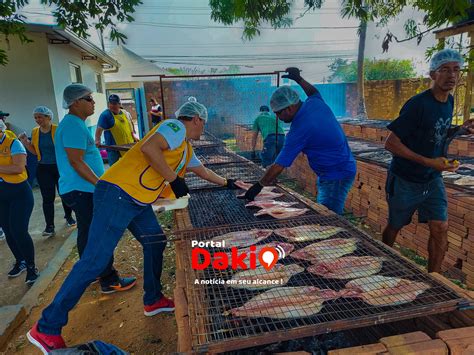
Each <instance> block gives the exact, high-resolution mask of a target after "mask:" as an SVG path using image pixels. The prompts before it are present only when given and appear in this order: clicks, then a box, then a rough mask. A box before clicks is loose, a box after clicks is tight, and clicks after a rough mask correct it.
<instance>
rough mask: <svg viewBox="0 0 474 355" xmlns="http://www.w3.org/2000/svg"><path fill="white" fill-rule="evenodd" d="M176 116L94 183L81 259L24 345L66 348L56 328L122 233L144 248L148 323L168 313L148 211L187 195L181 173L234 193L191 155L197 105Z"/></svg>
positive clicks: (202, 118) (201, 109) (201, 120)
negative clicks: (162, 201) (150, 318)
mask: <svg viewBox="0 0 474 355" xmlns="http://www.w3.org/2000/svg"><path fill="white" fill-rule="evenodd" d="M176 116H177V117H178V119H169V120H165V121H162V122H160V124H159V125H157V126H155V127H153V128H152V130H151V131H150V132H149V133H148V134H147V135H146V136H145V137H144V138H143V139H142V140H141V141H140V142H138V143H137V144H136V145H135V146H133V148H132V149H130V150H129V151H128V153H127V154H126V155H125V156H124V157H122V158H121V159H120V160H119V161H118V162H117V163H116V164H115V165H114V166H112V167H111V168H110V169H109V170H107V171H106V172H105V174H104V175H102V177H101V178H100V179H99V181H98V182H97V185H96V188H95V191H94V217H93V219H92V223H91V226H90V229H89V240H88V242H87V246H86V249H85V250H84V253H83V255H82V257H81V259H80V260H79V261H78V262H77V263H76V264H75V265H74V267H73V268H72V270H71V273H70V274H69V275H68V277H67V278H66V280H65V281H64V283H63V285H62V286H61V289H60V290H59V291H58V293H57V295H56V297H55V298H54V301H53V302H52V303H51V304H50V305H49V306H48V307H47V308H45V309H44V311H43V314H42V317H41V319H40V320H39V321H38V323H36V324H35V325H34V327H33V328H32V329H31V330H30V331H29V332H28V335H27V336H28V339H29V340H30V342H32V343H33V344H34V345H36V346H37V347H39V348H40V349H41V350H42V351H43V353H49V352H51V351H52V350H54V349H59V348H63V347H65V343H64V340H63V338H62V337H61V329H62V327H64V326H65V325H66V324H67V320H68V313H69V311H70V310H71V309H72V308H73V307H74V306H75V305H76V303H77V302H78V301H79V299H80V298H81V296H82V294H83V293H84V291H85V289H86V288H87V286H88V285H89V284H90V283H91V282H92V281H94V280H95V278H96V277H97V275H99V273H100V272H101V271H102V270H103V269H104V267H105V266H106V265H107V262H108V261H109V260H110V258H111V257H112V255H113V252H114V249H115V247H116V245H117V243H118V242H119V240H120V238H121V237H122V235H123V233H124V231H125V229H127V228H128V229H129V230H130V231H131V232H132V234H133V235H134V236H135V238H136V239H137V240H138V241H139V242H140V243H141V244H142V247H143V267H144V271H143V288H144V291H145V292H144V296H143V303H144V305H145V306H144V313H145V315H146V316H154V315H156V314H158V313H161V312H172V311H174V303H173V301H172V300H170V299H168V298H167V297H165V296H164V295H163V294H162V292H161V281H160V278H161V270H162V265H163V251H164V249H165V246H166V236H165V235H164V233H163V230H162V229H161V227H160V225H159V223H158V221H157V220H156V217H155V214H154V212H153V209H152V206H151V204H152V203H153V202H155V201H156V200H158V199H160V198H167V199H175V198H180V197H183V196H185V195H187V194H188V192H189V190H188V187H187V185H186V183H185V181H184V175H185V173H186V171H187V170H188V171H192V172H194V173H195V174H197V175H198V176H200V177H201V178H203V179H206V180H208V181H210V182H213V183H215V184H218V185H221V186H226V187H227V188H230V189H234V188H236V187H235V184H234V181H233V180H230V179H229V180H227V179H225V178H223V177H221V176H219V175H217V174H215V173H214V172H212V171H210V170H209V169H207V168H205V167H204V166H203V165H202V164H201V162H200V161H199V159H197V157H196V156H195V155H194V152H193V148H192V146H191V144H190V143H189V139H199V138H200V136H201V134H202V132H203V129H204V124H205V123H206V121H207V109H206V107H205V106H203V105H202V104H200V103H198V102H186V103H185V104H184V105H182V106H181V107H180V108H179V109H178V111H177V114H176Z"/></svg>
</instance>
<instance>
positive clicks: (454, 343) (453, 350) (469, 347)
mask: <svg viewBox="0 0 474 355" xmlns="http://www.w3.org/2000/svg"><path fill="white" fill-rule="evenodd" d="M446 345H447V346H448V348H449V354H450V355H472V354H474V336H472V337H470V338H462V339H451V340H447V341H446Z"/></svg>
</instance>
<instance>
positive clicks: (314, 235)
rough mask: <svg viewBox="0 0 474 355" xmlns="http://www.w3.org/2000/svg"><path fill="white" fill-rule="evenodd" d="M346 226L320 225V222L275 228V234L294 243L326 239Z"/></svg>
mask: <svg viewBox="0 0 474 355" xmlns="http://www.w3.org/2000/svg"><path fill="white" fill-rule="evenodd" d="M344 230H345V229H344V228H340V227H333V226H320V225H319V224H309V225H306V226H299V227H293V228H280V229H277V230H275V231H274V232H275V234H276V235H278V236H280V237H283V238H285V239H287V240H288V241H290V242H292V243H298V242H309V241H313V240H317V239H326V238H329V237H332V236H333V235H335V234H337V233H339V232H342V231H344Z"/></svg>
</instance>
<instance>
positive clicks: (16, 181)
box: [0, 120, 39, 284]
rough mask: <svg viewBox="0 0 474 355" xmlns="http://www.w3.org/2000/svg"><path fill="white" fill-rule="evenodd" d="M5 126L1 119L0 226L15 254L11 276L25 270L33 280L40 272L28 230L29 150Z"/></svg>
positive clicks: (30, 202)
mask: <svg viewBox="0 0 474 355" xmlns="http://www.w3.org/2000/svg"><path fill="white" fill-rule="evenodd" d="M6 129H7V126H6V124H5V122H3V121H2V120H0V151H1V152H2V154H1V155H0V227H1V228H2V229H3V231H4V232H5V238H6V240H7V244H8V247H9V248H10V250H11V252H12V254H13V256H14V257H15V263H14V265H13V267H12V269H11V270H10V271H9V272H8V277H9V278H13V277H17V276H20V275H21V273H23V272H25V271H26V279H25V283H27V284H32V283H34V282H35V281H36V279H37V278H38V276H39V274H38V270H37V269H36V266H35V247H34V245H33V240H32V239H31V236H30V234H29V233H28V225H29V223H30V217H31V212H32V211H33V204H34V200H33V192H32V190H31V187H30V184H29V183H28V176H27V173H26V150H25V148H24V147H23V145H22V144H21V143H20V141H19V140H18V139H16V138H12V137H8V136H7V135H6V134H5V131H6Z"/></svg>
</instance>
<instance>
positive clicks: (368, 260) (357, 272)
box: [307, 256, 384, 280]
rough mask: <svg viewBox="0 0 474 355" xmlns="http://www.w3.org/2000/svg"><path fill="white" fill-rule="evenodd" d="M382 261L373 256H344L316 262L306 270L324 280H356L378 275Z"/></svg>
mask: <svg viewBox="0 0 474 355" xmlns="http://www.w3.org/2000/svg"><path fill="white" fill-rule="evenodd" d="M383 260H384V258H378V257H375V256H345V257H342V258H338V259H335V260H331V261H329V260H328V261H321V262H317V263H316V264H314V265H311V266H310V267H308V269H307V270H308V271H309V272H310V273H312V274H315V275H318V276H321V277H324V278H326V279H342V280H343V279H356V278H359V277H367V276H370V275H373V274H376V273H378V272H379V271H380V270H382V263H383Z"/></svg>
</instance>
